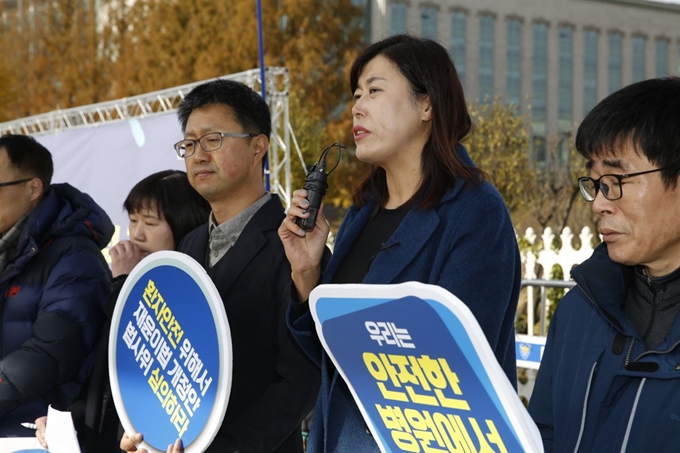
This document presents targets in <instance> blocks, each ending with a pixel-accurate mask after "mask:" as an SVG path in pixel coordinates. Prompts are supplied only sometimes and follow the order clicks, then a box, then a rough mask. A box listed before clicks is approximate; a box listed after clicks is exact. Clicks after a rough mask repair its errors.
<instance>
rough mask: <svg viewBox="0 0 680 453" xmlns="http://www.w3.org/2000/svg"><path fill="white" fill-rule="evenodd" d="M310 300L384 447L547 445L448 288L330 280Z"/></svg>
mask: <svg viewBox="0 0 680 453" xmlns="http://www.w3.org/2000/svg"><path fill="white" fill-rule="evenodd" d="M309 300H310V310H311V311H312V316H313V317H314V320H315V321H316V326H317V332H318V335H319V338H320V340H321V342H322V344H323V346H324V348H325V349H326V351H327V353H328V354H329V356H330V357H331V359H332V360H333V362H334V364H335V366H336V368H337V369H338V371H339V372H340V374H341V375H342V377H343V378H344V379H345V381H346V382H347V385H348V387H349V389H350V391H351V392H352V395H353V396H354V399H355V400H356V402H357V404H358V406H359V408H360V410H361V412H362V414H363V416H364V419H365V420H366V423H367V425H368V426H369V428H370V429H371V432H372V433H373V436H374V438H375V439H376V441H377V442H378V444H379V446H380V449H381V451H382V452H400V451H407V452H419V451H461V452H478V451H485V452H521V451H526V452H531V453H538V452H542V451H543V447H542V443H541V437H540V434H539V432H538V429H537V428H536V425H535V424H534V423H533V421H532V420H531V418H530V417H529V414H528V413H527V411H526V409H525V408H524V406H523V405H522V403H521V401H520V399H519V397H518V396H517V393H516V391H515V390H514V388H513V386H512V385H511V384H510V382H509V381H508V379H507V377H506V376H505V373H504V372H503V370H502V368H501V366H500V365H499V364H498V362H497V360H496V358H495V356H494V354H493V351H492V350H491V347H490V346H489V344H488V342H487V341H486V338H485V336H484V333H483V332H482V329H481V327H479V324H478V323H477V321H476V319H475V318H474V316H473V314H472V312H470V310H469V309H468V308H467V306H465V304H464V303H463V302H461V301H460V300H459V299H458V298H456V297H455V296H453V295H452V294H451V293H449V292H448V291H446V290H445V289H442V288H440V287H438V286H432V285H424V284H421V283H415V282H409V283H404V284H400V285H322V286H319V287H317V288H315V289H314V291H312V294H311V295H310V299H309Z"/></svg>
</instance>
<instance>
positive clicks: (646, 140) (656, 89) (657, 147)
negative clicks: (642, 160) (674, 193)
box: [576, 77, 680, 187]
mask: <svg viewBox="0 0 680 453" xmlns="http://www.w3.org/2000/svg"><path fill="white" fill-rule="evenodd" d="M678 127H680V77H662V78H659V79H650V80H644V81H642V82H637V83H633V84H631V85H628V86H626V87H624V88H621V89H620V90H618V91H615V92H614V93H612V94H610V95H609V96H607V97H606V98H604V99H603V100H602V101H600V103H599V104H597V105H596V106H595V107H594V108H593V109H592V110H591V111H590V112H589V113H588V114H587V115H586V117H585V118H584V119H583V122H581V125H580V126H579V128H578V132H577V133H576V149H577V150H578V152H579V154H581V155H582V156H583V157H585V158H586V159H588V160H591V159H592V158H593V157H599V156H601V155H603V154H610V153H611V154H613V155H614V156H616V155H617V154H620V153H621V151H622V150H623V149H624V146H625V145H627V144H628V143H630V144H631V145H633V147H634V148H635V150H636V152H638V153H639V154H640V155H642V156H645V157H646V158H647V160H649V161H650V162H651V163H652V164H654V165H657V166H658V167H659V168H663V169H664V170H663V171H662V172H661V175H662V179H663V182H664V185H665V186H666V187H675V185H676V184H677V181H678V176H680V134H679V133H678Z"/></svg>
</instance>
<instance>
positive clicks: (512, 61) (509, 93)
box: [505, 19, 522, 105]
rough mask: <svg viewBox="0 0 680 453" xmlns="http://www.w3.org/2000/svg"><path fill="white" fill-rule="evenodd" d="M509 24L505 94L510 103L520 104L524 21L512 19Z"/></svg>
mask: <svg viewBox="0 0 680 453" xmlns="http://www.w3.org/2000/svg"><path fill="white" fill-rule="evenodd" d="M507 25H508V27H507V31H508V35H507V39H506V45H507V48H506V58H507V65H506V73H505V74H506V75H505V85H506V88H505V96H506V99H507V101H508V102H509V103H510V104H514V105H519V102H520V97H521V93H522V78H521V77H522V21H521V20H519V19H510V20H508V24H507Z"/></svg>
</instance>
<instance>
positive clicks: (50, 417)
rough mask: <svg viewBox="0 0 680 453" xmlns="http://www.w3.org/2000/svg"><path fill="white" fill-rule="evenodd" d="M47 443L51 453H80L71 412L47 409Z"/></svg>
mask: <svg viewBox="0 0 680 453" xmlns="http://www.w3.org/2000/svg"><path fill="white" fill-rule="evenodd" d="M45 441H46V442H47V446H48V447H49V449H50V453H80V446H79V445H78V436H77V435H76V429H75V427H74V426H73V419H72V418H71V413H70V412H62V411H58V410H56V409H53V408H52V406H50V407H49V409H47V427H46V428H45Z"/></svg>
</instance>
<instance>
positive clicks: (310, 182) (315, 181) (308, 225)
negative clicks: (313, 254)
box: [295, 142, 345, 231]
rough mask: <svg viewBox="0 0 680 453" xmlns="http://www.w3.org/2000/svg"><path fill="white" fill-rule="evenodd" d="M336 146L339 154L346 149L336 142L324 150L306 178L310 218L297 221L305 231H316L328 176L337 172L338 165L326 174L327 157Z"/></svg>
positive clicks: (305, 187)
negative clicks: (317, 218)
mask: <svg viewBox="0 0 680 453" xmlns="http://www.w3.org/2000/svg"><path fill="white" fill-rule="evenodd" d="M334 146H337V147H338V148H339V150H340V151H339V152H342V148H344V147H345V145H342V144H340V143H337V142H336V143H333V144H332V145H330V146H329V147H328V148H326V149H324V150H323V152H322V153H321V156H320V157H319V161H318V162H317V163H315V164H314V165H313V166H312V168H311V169H310V171H309V173H307V178H305V184H304V186H303V188H304V189H305V190H306V191H307V201H309V205H308V207H307V212H309V217H307V218H306V219H303V218H301V217H298V218H297V219H295V223H296V224H297V226H299V227H300V228H302V229H303V230H305V231H311V230H313V229H314V225H315V224H316V217H317V215H318V213H319V208H320V207H321V200H322V199H323V197H324V195H326V189H328V183H327V182H326V181H327V180H328V175H330V174H331V172H332V171H333V170H335V167H337V166H338V164H337V163H336V164H335V167H333V168H332V169H331V171H329V172H328V173H326V155H327V154H328V151H329V150H330V149H331V148H332V147H334ZM339 162H340V156H339V155H338V163H339Z"/></svg>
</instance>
